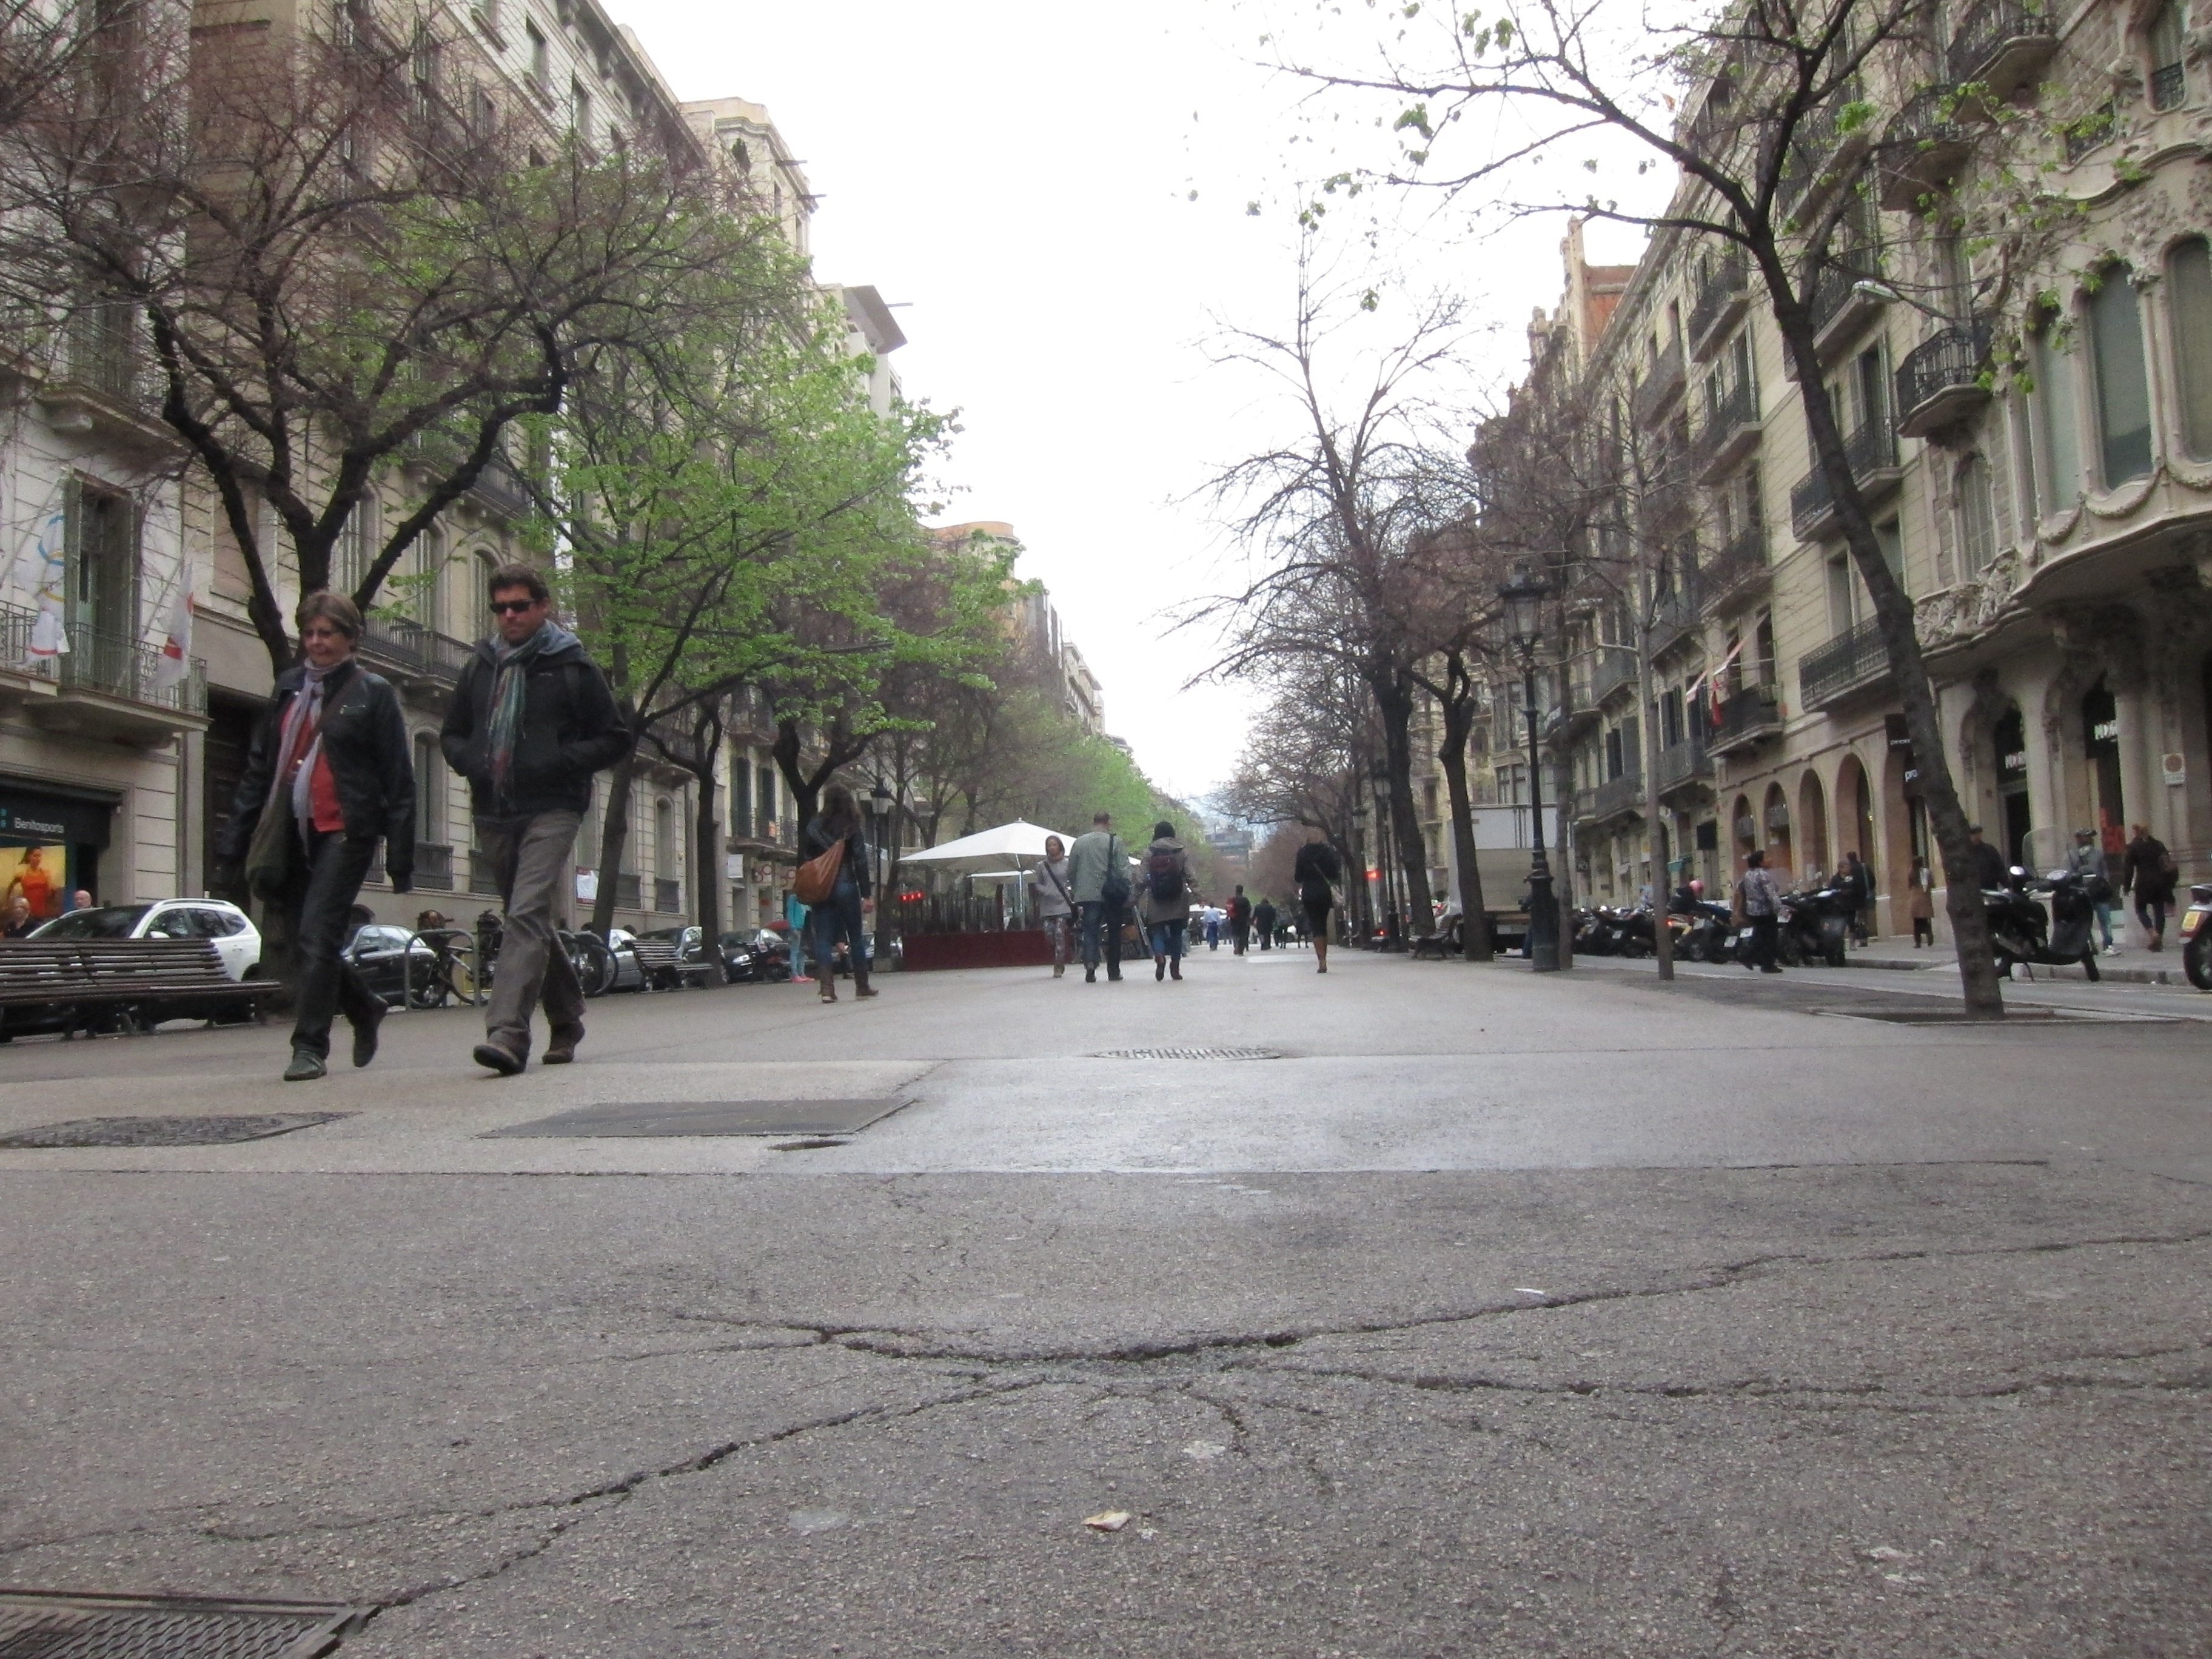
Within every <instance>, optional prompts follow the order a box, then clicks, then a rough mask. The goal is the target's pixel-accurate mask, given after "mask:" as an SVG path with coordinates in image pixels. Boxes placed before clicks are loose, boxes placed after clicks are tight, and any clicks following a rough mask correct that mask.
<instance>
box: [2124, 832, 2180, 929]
mask: <svg viewBox="0 0 2212 1659" xmlns="http://www.w3.org/2000/svg"><path fill="white" fill-rule="evenodd" d="M2135 831H2136V834H2135V839H2134V840H2133V841H2131V842H2129V843H2128V861H2127V865H2126V867H2125V873H2126V881H2125V883H2124V885H2125V887H2126V890H2127V891H2128V892H2130V894H2132V895H2133V896H2134V897H2135V902H2136V921H2139V922H2141V923H2142V926H2143V932H2145V933H2148V934H2149V935H2150V948H2151V949H2152V950H2154V951H2163V950H2164V949H2166V906H2168V905H2169V904H2171V903H2172V902H2173V886H2174V882H2175V880H2176V878H2178V877H2179V875H2180V873H2181V872H2180V870H2179V868H2178V867H2177V866H2176V865H2175V864H2174V862H2173V854H2171V853H2169V852H2167V851H2166V843H2165V842H2162V841H2160V839H2159V838H2158V837H2157V836H2154V835H2152V834H2151V832H2150V826H2149V825H2148V824H2147V823H2138V824H2137V825H2136V826H2135Z"/></svg>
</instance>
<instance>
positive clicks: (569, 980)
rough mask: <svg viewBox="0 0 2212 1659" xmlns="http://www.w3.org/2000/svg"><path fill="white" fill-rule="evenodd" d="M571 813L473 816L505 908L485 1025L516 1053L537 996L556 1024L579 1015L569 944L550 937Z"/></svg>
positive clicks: (577, 820)
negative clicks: (560, 944) (562, 944)
mask: <svg viewBox="0 0 2212 1659" xmlns="http://www.w3.org/2000/svg"><path fill="white" fill-rule="evenodd" d="M581 823H583V817H582V815H581V814H580V813H577V812H539V813H537V814H536V815H534V816H532V817H526V818H478V819H477V838H478V840H479V842H481V844H482V845H483V850H484V854H485V856H486V857H488V858H489V860H491V867H492V873H493V878H494V879H495V881H496V882H497V883H498V884H499V898H500V903H501V906H502V907H504V908H505V909H506V911H507V915H506V917H505V920H504V921H503V923H502V927H501V934H500V945H499V960H498V962H497V963H495V965H494V967H493V969H492V975H491V1001H490V1004H489V1006H488V1007H487V1008H486V1009H485V1010H484V1031H485V1034H486V1035H487V1036H489V1037H490V1038H491V1040H492V1041H493V1042H496V1043H498V1044H500V1045H501V1047H502V1048H507V1049H510V1050H512V1051H513V1053H515V1054H522V1055H525V1056H527V1055H528V1054H529V1053H530V1013H531V1010H532V1009H533V1008H535V1007H536V1006H538V999H539V997H540V996H541V995H542V996H543V997H544V1000H545V1018H546V1019H547V1021H548V1022H549V1023H550V1024H551V1025H552V1026H553V1028H554V1029H555V1030H559V1029H560V1028H561V1027H562V1026H563V1025H580V1024H583V1020H584V989H583V987H582V986H580V985H579V984H577V982H576V970H575V969H574V967H572V966H571V965H570V964H569V962H568V952H567V951H562V950H561V949H559V948H558V946H557V945H556V942H555V940H554V938H553V923H554V915H555V907H556V905H557V904H558V902H559V901H560V896H561V893H562V883H564V882H566V881H568V879H570V876H569V872H570V870H571V869H572V867H573V866H572V865H571V863H570V859H571V857H572V856H573V853H574V847H575V844H576V829H577V827H578V826H579V825H580V824H581Z"/></svg>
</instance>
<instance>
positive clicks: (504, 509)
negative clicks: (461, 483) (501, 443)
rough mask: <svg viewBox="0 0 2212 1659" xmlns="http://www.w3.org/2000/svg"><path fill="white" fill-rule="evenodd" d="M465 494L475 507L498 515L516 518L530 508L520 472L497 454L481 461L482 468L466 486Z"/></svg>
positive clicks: (528, 491)
mask: <svg viewBox="0 0 2212 1659" xmlns="http://www.w3.org/2000/svg"><path fill="white" fill-rule="evenodd" d="M469 495H471V497H472V498H473V499H474V500H475V501H476V502H477V505H478V506H480V507H486V508H488V509H489V510H490V511H492V512H494V513H498V514H500V516H501V517H502V518H507V519H519V518H520V517H522V516H523V515H524V514H525V513H528V512H529V511H530V488H529V486H528V485H527V484H526V483H524V482H523V477H522V475H521V474H520V472H518V471H515V470H514V468H513V466H512V465H510V464H509V463H508V462H507V461H506V460H504V459H501V457H499V456H497V455H495V456H493V457H492V458H491V459H489V460H488V461H486V462H485V463H484V468H483V471H481V472H479V473H477V481H476V482H475V483H472V484H471V485H470V486H469Z"/></svg>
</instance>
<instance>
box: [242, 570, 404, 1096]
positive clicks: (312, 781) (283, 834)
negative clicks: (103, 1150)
mask: <svg viewBox="0 0 2212 1659" xmlns="http://www.w3.org/2000/svg"><path fill="white" fill-rule="evenodd" d="M294 620H295V622H296V623H297V624H298V626H299V629H300V653H301V661H300V662H298V663H296V664H295V665H293V666H292V667H290V668H288V669H286V670H285V671H283V673H281V674H279V675H278V676H277V677H276V687H275V693H274V695H273V696H271V697H270V702H269V707H268V708H266V709H265V710H264V711H263V713H262V716H261V719H260V720H259V721H258V723H257V724H256V725H255V726H254V728H253V737H252V742H251V744H249V746H248V748H247V750H246V773H245V775H244V776H243V777H241V778H240V780H239V785H238V794H237V797H236V799H234V801H233V802H232V804H231V809H230V822H229V823H227V824H225V825H224V826H223V831H222V842H220V843H219V845H218V846H217V848H216V854H217V856H218V858H219V859H221V860H222V861H223V862H224V863H226V864H229V865H233V866H237V865H243V866H244V872H243V873H244V876H245V878H246V881H247V883H248V884H250V885H251V887H252V890H253V891H254V892H255V893H256V894H258V896H260V897H262V898H264V899H265V900H267V901H268V902H269V903H270V908H272V909H275V910H276V911H277V912H279V913H280V914H281V915H283V916H284V917H285V918H286V921H287V929H286V931H287V932H288V933H289V936H290V938H291V941H292V974H293V982H294V983H293V989H294V998H295V1002H294V1007H295V1013H294V1018H293V1024H292V1061H291V1064H290V1065H289V1066H286V1067H285V1068H284V1080H285V1081H286V1082H287V1083H308V1082H313V1080H314V1079H317V1078H319V1077H322V1076H324V1075H325V1073H326V1072H327V1070H328V1066H327V1062H328V1060H329V1059H330V1054H331V1021H332V1019H333V1018H334V1017H335V1016H336V1015H337V1012H338V1010H340V1009H341V1008H343V1010H344V1011H345V1017H346V1023H347V1024H349V1025H351V1026H352V1027H353V1063H354V1064H355V1065H356V1066H366V1065H368V1063H369V1061H371V1060H374V1059H375V1058H376V1034H377V1028H378V1027H379V1026H380V1025H381V1024H384V1012H385V1011H384V999H383V998H382V997H380V996H379V995H377V994H376V993H375V992H374V991H372V990H370V989H369V988H368V985H367V984H366V983H365V982H364V981H362V977H361V975H359V974H357V973H356V972H355V971H354V969H353V967H352V965H351V964H350V963H348V962H347V961H346V960H345V959H344V958H343V957H341V956H340V955H339V954H338V953H339V951H342V950H343V948H344V946H345V942H346V940H347V939H348V938H349V937H350V935H351V933H352V931H353V930H352V926H351V923H352V917H353V908H354V902H355V900H356V898H358V897H359V896H360V893H361V884H362V878H364V877H366V876H367V875H368V866H369V865H370V863H371V861H372V860H374V858H375V857H376V843H377V842H378V840H379V839H381V840H382V841H383V842H384V868H385V873H386V876H387V877H389V878H390V879H391V882H392V891H393V892H395V893H404V892H408V891H410V890H412V887H413V884H414V874H415V763H414V757H413V753H412V750H411V747H410V744H409V742H408V738H407V720H406V716H405V715H404V714H401V713H400V711H399V694H398V692H396V691H394V690H392V685H391V683H390V682H389V681H387V680H386V679H385V678H383V677H382V676H380V675H377V674H372V673H371V672H369V671H368V669H366V668H363V667H362V665H360V664H359V663H357V662H356V661H355V660H354V647H356V645H357V644H359V643H360V641H361V612H360V611H357V610H356V609H355V608H354V603H353V601H352V600H351V599H347V598H346V597H345V596H344V595H343V594H342V593H332V592H327V591H320V592H313V593H310V594H308V595H307V598H305V599H301V601H300V608H299V610H298V611H297V612H296V613H295V617H294Z"/></svg>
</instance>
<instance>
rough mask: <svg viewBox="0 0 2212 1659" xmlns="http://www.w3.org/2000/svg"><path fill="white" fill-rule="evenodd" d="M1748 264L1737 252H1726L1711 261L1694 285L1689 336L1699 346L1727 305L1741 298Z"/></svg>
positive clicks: (1747, 274)
mask: <svg viewBox="0 0 2212 1659" xmlns="http://www.w3.org/2000/svg"><path fill="white" fill-rule="evenodd" d="M1749 281H1750V277H1749V267H1748V266H1747V264H1745V263H1744V257H1743V255H1742V254H1741V252H1735V253H1730V254H1728V255H1726V256H1724V257H1723V258H1720V259H1717V260H1715V261H1714V263H1713V267H1712V269H1711V270H1710V271H1709V272H1707V273H1706V276H1705V281H1703V282H1702V283H1699V285H1698V297H1697V301H1696V302H1695V303H1694V304H1692V306H1691V307H1690V339H1691V341H1692V343H1693V344H1698V345H1702V344H1703V343H1705V336H1706V335H1708V334H1710V333H1711V332H1712V330H1713V326H1714V325H1715V324H1717V322H1718V321H1719V320H1720V319H1721V318H1722V317H1723V315H1725V314H1726V313H1727V312H1728V309H1729V307H1730V306H1732V305H1734V304H1735V302H1736V301H1738V300H1740V299H1741V298H1742V297H1743V296H1744V295H1745V293H1746V291H1747V288H1748V285H1749Z"/></svg>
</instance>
